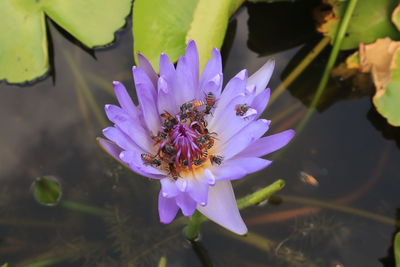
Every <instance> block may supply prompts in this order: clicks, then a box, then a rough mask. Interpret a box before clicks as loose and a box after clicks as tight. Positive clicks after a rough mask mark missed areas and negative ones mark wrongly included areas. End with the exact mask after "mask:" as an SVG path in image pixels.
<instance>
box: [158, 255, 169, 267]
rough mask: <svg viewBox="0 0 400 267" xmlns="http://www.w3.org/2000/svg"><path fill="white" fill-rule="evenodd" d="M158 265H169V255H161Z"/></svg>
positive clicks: (164, 266)
mask: <svg viewBox="0 0 400 267" xmlns="http://www.w3.org/2000/svg"><path fill="white" fill-rule="evenodd" d="M157 266H158V267H167V257H165V256H163V257H161V258H160V261H159V262H158V265H157Z"/></svg>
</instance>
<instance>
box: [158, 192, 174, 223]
mask: <svg viewBox="0 0 400 267" xmlns="http://www.w3.org/2000/svg"><path fill="white" fill-rule="evenodd" d="M178 210H179V207H178V205H177V204H176V201H175V198H166V197H163V196H162V193H161V192H160V193H159V195H158V214H159V215H160V221H161V222H162V223H170V222H172V221H173V220H174V219H175V216H176V214H177V213H178Z"/></svg>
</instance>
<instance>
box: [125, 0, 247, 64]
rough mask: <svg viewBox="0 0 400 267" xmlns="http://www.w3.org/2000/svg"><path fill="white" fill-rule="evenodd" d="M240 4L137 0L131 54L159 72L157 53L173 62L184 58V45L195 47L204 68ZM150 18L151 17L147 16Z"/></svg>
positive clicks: (235, 0) (234, 1)
mask: <svg viewBox="0 0 400 267" xmlns="http://www.w3.org/2000/svg"><path fill="white" fill-rule="evenodd" d="M241 3H243V0H220V1H213V0H201V1H200V0H175V1H164V0H136V1H135V3H134V5H133V36H134V39H133V40H134V50H135V51H134V52H135V56H136V53H137V52H140V53H142V54H144V55H145V56H146V57H147V58H148V59H149V60H150V62H151V63H152V65H153V66H155V68H156V69H158V63H159V62H158V61H159V57H160V53H166V54H168V56H169V57H170V58H171V60H172V61H176V60H177V59H178V58H179V56H181V55H183V53H184V51H185V47H186V43H187V41H189V40H191V39H193V40H195V41H196V43H197V47H198V50H199V56H200V66H201V68H202V67H204V65H205V63H206V61H207V60H208V59H209V57H210V56H211V50H212V49H213V48H214V47H217V48H221V46H222V42H223V40H224V36H225V31H226V29H227V26H228V19H229V17H230V15H232V13H233V12H234V11H235V10H236V9H237V8H238V7H239V6H240V5H241ZM149 14H152V15H151V16H149Z"/></svg>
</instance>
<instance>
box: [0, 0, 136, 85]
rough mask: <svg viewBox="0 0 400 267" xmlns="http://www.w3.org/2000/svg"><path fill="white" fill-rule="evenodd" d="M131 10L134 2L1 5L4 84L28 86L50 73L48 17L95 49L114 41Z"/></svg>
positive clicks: (19, 0)
mask: <svg viewBox="0 0 400 267" xmlns="http://www.w3.org/2000/svg"><path fill="white" fill-rule="evenodd" d="M130 6H131V0H113V1H109V0H85V1H82V0H68V1H64V0H3V1H0V17H1V23H0V32H1V35H0V80H6V81H7V82H9V83H24V82H29V81H33V80H35V79H36V78H38V77H41V76H44V75H45V74H46V73H47V72H48V68H49V59H48V47H47V38H46V25H45V16H46V15H47V16H48V17H50V18H51V19H52V20H53V21H55V22H56V23H57V24H58V25H60V26H61V27H62V28H64V29H65V30H66V31H67V32H69V33H70V34H71V35H72V36H74V37H75V38H76V39H78V40H79V41H80V42H82V43H83V44H84V45H86V46H87V47H89V48H93V47H96V46H104V45H106V44H108V43H110V42H112V41H113V40H114V32H115V31H116V30H118V29H119V28H121V27H122V26H123V25H124V24H125V17H126V16H127V15H128V14H129V13H130Z"/></svg>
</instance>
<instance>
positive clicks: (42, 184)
mask: <svg viewBox="0 0 400 267" xmlns="http://www.w3.org/2000/svg"><path fill="white" fill-rule="evenodd" d="M32 190H33V196H34V197H35V199H36V200H37V202H39V203H40V204H43V205H46V206H54V205H57V204H58V203H59V202H60V199H61V194H62V192H61V185H60V183H59V181H58V179H57V178H56V177H54V176H43V177H37V178H36V179H35V181H34V182H33V184H32Z"/></svg>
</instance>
